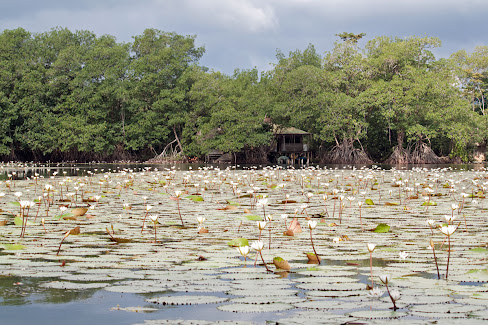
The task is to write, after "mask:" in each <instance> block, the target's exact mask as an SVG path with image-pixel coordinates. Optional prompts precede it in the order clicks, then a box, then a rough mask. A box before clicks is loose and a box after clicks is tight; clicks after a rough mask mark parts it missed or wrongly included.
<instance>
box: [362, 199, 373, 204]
mask: <svg viewBox="0 0 488 325" xmlns="http://www.w3.org/2000/svg"><path fill="white" fill-rule="evenodd" d="M364 203H365V204H367V205H374V202H373V200H371V199H366V200H365V201H364Z"/></svg>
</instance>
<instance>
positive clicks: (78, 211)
mask: <svg viewBox="0 0 488 325" xmlns="http://www.w3.org/2000/svg"><path fill="white" fill-rule="evenodd" d="M86 211H88V209H87V208H75V209H73V210H71V213H72V214H73V216H75V217H81V216H83V215H85V213H86Z"/></svg>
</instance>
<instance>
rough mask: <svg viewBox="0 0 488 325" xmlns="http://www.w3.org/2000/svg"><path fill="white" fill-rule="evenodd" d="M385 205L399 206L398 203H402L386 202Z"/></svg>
mask: <svg viewBox="0 0 488 325" xmlns="http://www.w3.org/2000/svg"><path fill="white" fill-rule="evenodd" d="M385 205H386V206H397V205H400V203H397V202H386V203H385Z"/></svg>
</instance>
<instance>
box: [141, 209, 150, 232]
mask: <svg viewBox="0 0 488 325" xmlns="http://www.w3.org/2000/svg"><path fill="white" fill-rule="evenodd" d="M148 213H149V210H146V214H145V215H144V219H142V228H141V234H142V232H143V231H144V224H145V223H146V218H147V214H148Z"/></svg>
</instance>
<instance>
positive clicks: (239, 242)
mask: <svg viewBox="0 0 488 325" xmlns="http://www.w3.org/2000/svg"><path fill="white" fill-rule="evenodd" d="M227 245H229V246H231V247H240V246H249V241H248V240H247V239H246V238H234V239H232V240H231V241H229V242H228V243H227Z"/></svg>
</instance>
